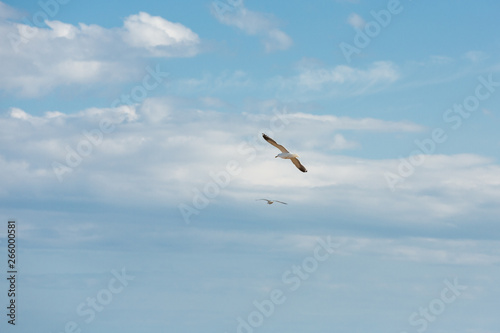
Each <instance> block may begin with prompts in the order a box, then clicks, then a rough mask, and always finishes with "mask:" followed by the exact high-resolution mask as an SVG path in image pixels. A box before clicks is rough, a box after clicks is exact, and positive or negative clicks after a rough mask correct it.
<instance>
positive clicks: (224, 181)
mask: <svg viewBox="0 0 500 333" xmlns="http://www.w3.org/2000/svg"><path fill="white" fill-rule="evenodd" d="M273 113H274V116H273V117H271V119H270V120H269V127H268V128H264V129H262V130H261V131H259V134H258V135H256V136H254V137H252V140H250V141H244V142H242V143H240V144H239V145H238V148H237V151H238V153H239V155H240V156H241V157H243V158H244V161H243V162H244V163H250V162H251V161H253V160H254V159H255V157H256V156H257V151H258V150H261V149H264V148H263V147H264V146H267V145H268V144H267V143H265V142H264V140H263V139H262V137H261V133H269V135H271V136H272V135H273V134H274V133H279V132H280V131H283V130H284V129H285V126H286V125H288V124H289V123H290V121H289V120H288V119H287V117H286V114H287V112H286V110H285V109H283V110H281V111H278V110H277V109H274V111H273ZM242 171H243V167H242V163H241V162H239V161H238V160H236V159H232V160H230V161H228V162H227V163H226V165H225V168H224V169H223V170H219V171H216V172H213V171H210V172H209V173H208V175H209V177H210V180H209V181H207V182H206V183H205V185H204V186H202V187H201V188H198V187H195V188H193V189H192V192H193V197H192V199H191V203H190V204H187V203H180V204H179V205H178V209H179V212H180V214H181V216H182V219H183V221H184V223H186V224H189V223H191V218H192V216H193V215H199V214H200V211H202V210H203V209H205V208H207V207H208V206H209V204H210V201H211V200H213V199H215V198H216V197H217V196H218V195H219V194H220V193H221V190H222V189H224V188H226V187H227V186H228V185H229V184H230V183H231V181H232V180H233V179H234V178H235V177H236V176H238V175H239V174H240V173H241V172H242Z"/></svg>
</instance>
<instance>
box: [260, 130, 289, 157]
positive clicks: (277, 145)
mask: <svg viewBox="0 0 500 333" xmlns="http://www.w3.org/2000/svg"><path fill="white" fill-rule="evenodd" d="M262 137H263V138H264V140H266V141H267V142H269V143H270V144H272V145H273V146H275V147H276V148H278V149H279V150H280V151H281V152H282V153H289V151H288V150H286V148H285V147H283V146H282V145H279V144H277V143H276V141H274V140H273V139H271V138H270V137H268V136H267V135H265V134H264V133H262Z"/></svg>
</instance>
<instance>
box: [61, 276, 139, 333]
mask: <svg viewBox="0 0 500 333" xmlns="http://www.w3.org/2000/svg"><path fill="white" fill-rule="evenodd" d="M111 274H112V275H113V277H112V278H111V279H110V280H109V281H108V285H107V287H106V288H103V289H101V290H99V291H98V292H97V293H96V294H95V297H87V298H86V299H85V301H84V302H81V303H80V304H78V306H77V307H76V314H77V315H78V316H79V317H81V318H82V319H83V322H84V323H85V324H90V323H91V322H92V321H94V319H95V318H96V313H99V312H102V311H103V310H104V309H105V308H106V306H108V305H109V304H110V303H111V302H112V301H113V298H114V296H115V295H118V294H120V293H121V292H123V290H124V289H125V287H127V286H128V284H129V282H130V281H133V280H134V279H135V276H132V275H129V274H127V272H125V267H123V268H122V269H121V271H120V272H119V271H117V270H114V269H113V270H112V271H111ZM62 332H63V333H81V332H82V323H80V324H79V323H77V322H76V321H73V320H72V321H68V322H66V324H65V325H64V331H62Z"/></svg>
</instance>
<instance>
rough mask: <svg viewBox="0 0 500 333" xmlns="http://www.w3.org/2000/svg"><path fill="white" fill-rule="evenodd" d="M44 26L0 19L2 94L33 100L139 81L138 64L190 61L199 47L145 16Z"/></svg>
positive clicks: (178, 28)
mask: <svg viewBox="0 0 500 333" xmlns="http://www.w3.org/2000/svg"><path fill="white" fill-rule="evenodd" d="M11 15H12V14H11ZM46 24H47V25H48V28H39V27H28V26H27V25H25V24H23V23H15V22H12V21H11V20H9V19H6V18H0V50H1V51H0V62H1V63H2V66H1V68H0V90H4V91H7V92H8V93H12V94H15V95H20V96H24V97H35V96H40V95H43V94H46V93H48V92H50V91H52V90H53V89H54V88H56V87H59V86H65V87H67V86H71V85H90V84H92V83H101V84H106V83H108V84H109V83H111V82H126V81H130V80H134V79H140V75H141V74H142V75H144V70H143V68H140V67H144V62H142V64H141V61H142V60H141V59H145V58H149V57H191V56H194V55H196V54H197V53H198V52H199V45H200V43H201V41H200V38H199V37H198V35H197V34H196V33H194V32H193V31H191V30H190V29H189V28H187V27H185V26H183V25H182V24H180V23H172V22H169V21H168V20H166V19H164V18H162V17H159V16H151V15H149V14H147V13H144V12H141V13H139V14H137V15H131V16H129V17H127V18H125V21H124V25H123V27H120V28H111V29H107V28H103V27H100V26H97V25H86V24H84V23H80V24H79V25H78V26H75V25H71V24H67V23H64V22H60V21H46ZM138 65H139V66H138Z"/></svg>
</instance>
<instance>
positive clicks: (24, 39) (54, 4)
mask: <svg viewBox="0 0 500 333" xmlns="http://www.w3.org/2000/svg"><path fill="white" fill-rule="evenodd" d="M69 2H70V0H47V1H38V6H39V7H40V10H39V11H37V12H35V13H34V14H33V15H32V16H31V19H29V18H27V17H24V18H23V19H22V20H21V21H22V22H23V23H24V24H23V25H19V26H18V31H17V33H12V32H11V33H8V34H7V38H8V39H9V41H10V46H11V47H12V49H13V50H14V51H15V52H16V53H17V52H19V45H20V44H21V43H22V44H26V43H28V42H29V40H30V39H32V38H33V37H35V36H36V34H37V33H38V30H37V29H36V28H35V27H37V28H43V27H44V23H45V21H48V20H49V17H50V18H54V17H55V16H56V15H57V14H58V13H59V11H60V9H61V5H67V4H68V3H69ZM33 25H34V26H35V27H33Z"/></svg>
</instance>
